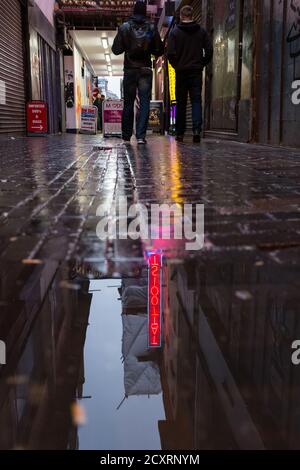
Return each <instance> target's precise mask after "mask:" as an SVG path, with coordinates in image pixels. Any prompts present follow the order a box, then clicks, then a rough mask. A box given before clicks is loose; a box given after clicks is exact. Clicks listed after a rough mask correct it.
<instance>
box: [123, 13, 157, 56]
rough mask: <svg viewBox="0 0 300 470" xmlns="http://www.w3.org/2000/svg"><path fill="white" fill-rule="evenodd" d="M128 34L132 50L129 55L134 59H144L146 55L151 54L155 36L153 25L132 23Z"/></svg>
mask: <svg viewBox="0 0 300 470" xmlns="http://www.w3.org/2000/svg"><path fill="white" fill-rule="evenodd" d="M128 33H129V41H130V49H129V51H128V53H129V55H130V57H131V58H132V59H135V60H139V59H143V58H144V57H145V55H147V54H151V45H152V39H153V34H154V29H153V25H152V24H151V23H148V22H145V23H137V22H135V21H130V23H129V31H128Z"/></svg>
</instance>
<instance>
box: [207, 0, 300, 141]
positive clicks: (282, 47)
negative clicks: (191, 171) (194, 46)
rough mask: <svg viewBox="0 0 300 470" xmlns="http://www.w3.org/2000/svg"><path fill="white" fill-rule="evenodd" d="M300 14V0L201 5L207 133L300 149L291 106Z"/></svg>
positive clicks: (298, 74)
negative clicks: (207, 46)
mask: <svg viewBox="0 0 300 470" xmlns="http://www.w3.org/2000/svg"><path fill="white" fill-rule="evenodd" d="M299 12H300V2H299V0H294V1H293V0H287V1H282V0H275V1H271V0H265V1H264V2H257V1H254V0H249V1H244V0H235V1H230V0H228V1H224V2H218V1H217V0H205V1H203V19H204V25H205V26H206V28H207V29H208V30H209V31H212V38H213V43H214V59H213V64H212V67H211V68H208V69H207V71H206V77H207V80H206V85H208V86H206V90H205V92H206V121H205V122H206V130H209V131H214V132H219V131H221V132H223V133H224V132H225V133H233V134H235V135H236V136H237V138H238V139H240V140H242V141H251V140H252V141H257V142H261V143H269V144H276V145H286V146H295V147H299V146H300V135H299V133H298V132H297V129H298V128H299V124H300V105H296V104H293V102H292V94H293V91H294V89H293V88H292V86H293V83H294V82H295V81H296V80H299V79H300V13H299ZM239 44H240V47H239ZM208 78H209V80H208Z"/></svg>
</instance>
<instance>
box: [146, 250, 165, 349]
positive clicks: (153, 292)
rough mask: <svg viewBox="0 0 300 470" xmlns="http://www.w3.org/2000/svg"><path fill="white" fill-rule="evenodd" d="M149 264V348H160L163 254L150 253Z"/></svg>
mask: <svg viewBox="0 0 300 470" xmlns="http://www.w3.org/2000/svg"><path fill="white" fill-rule="evenodd" d="M148 266H149V285H148V342H149V348H160V347H161V324H162V309H161V305H162V302H161V300H162V290H161V278H162V255H161V254H160V253H151V254H149V257H148Z"/></svg>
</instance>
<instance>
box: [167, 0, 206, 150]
mask: <svg viewBox="0 0 300 470" xmlns="http://www.w3.org/2000/svg"><path fill="white" fill-rule="evenodd" d="M167 57H168V60H169V62H170V64H171V65H172V66H173V67H174V68H175V70H176V99H177V121H176V138H177V140H178V141H179V142H182V141H183V138H184V134H185V132H186V108H187V99H188V94H189V95H190V99H191V102H192V117H193V134H194V142H195V143H198V142H200V140H201V131H202V103H201V94H202V76H203V69H204V67H206V66H207V65H208V64H209V63H210V62H211V60H212V57H213V46H212V42H211V40H210V38H209V35H208V33H207V31H206V30H205V29H204V28H202V26H200V25H199V24H198V23H197V22H196V21H194V10H193V8H192V7H191V6H189V5H187V6H185V7H183V8H182V9H181V11H180V23H179V24H178V25H176V26H175V27H174V29H173V31H172V32H171V33H170V37H169V40H168V45H167Z"/></svg>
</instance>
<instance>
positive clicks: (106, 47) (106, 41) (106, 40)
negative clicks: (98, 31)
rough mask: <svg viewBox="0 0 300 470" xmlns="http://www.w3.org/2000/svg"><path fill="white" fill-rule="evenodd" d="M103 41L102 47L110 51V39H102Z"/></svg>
mask: <svg viewBox="0 0 300 470" xmlns="http://www.w3.org/2000/svg"><path fill="white" fill-rule="evenodd" d="M101 41H102V46H103V48H104V49H108V39H107V38H101Z"/></svg>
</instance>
